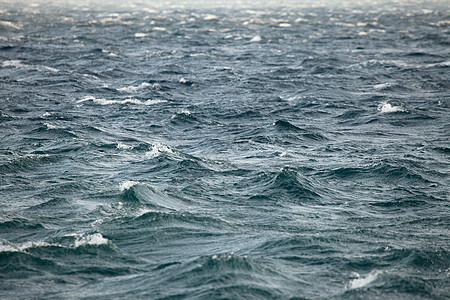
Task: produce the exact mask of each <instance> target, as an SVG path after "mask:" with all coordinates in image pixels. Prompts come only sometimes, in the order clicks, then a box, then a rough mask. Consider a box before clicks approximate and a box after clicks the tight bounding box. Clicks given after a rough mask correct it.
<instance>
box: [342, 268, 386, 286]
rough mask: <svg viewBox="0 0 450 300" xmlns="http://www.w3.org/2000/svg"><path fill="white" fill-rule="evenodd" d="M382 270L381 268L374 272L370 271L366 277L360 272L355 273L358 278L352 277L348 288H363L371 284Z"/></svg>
mask: <svg viewBox="0 0 450 300" xmlns="http://www.w3.org/2000/svg"><path fill="white" fill-rule="evenodd" d="M381 273H382V272H381V271H379V270H374V271H372V272H370V273H369V274H367V276H366V277H362V278H361V277H360V276H361V275H359V274H358V273H356V272H355V273H353V274H354V275H355V276H356V277H357V278H356V279H352V280H350V282H349V283H348V286H347V288H348V289H358V288H362V287H364V286H366V285H368V284H370V283H371V282H373V281H375V280H376V279H377V278H378V275H380V274H381Z"/></svg>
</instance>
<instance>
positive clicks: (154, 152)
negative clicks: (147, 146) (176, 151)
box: [145, 143, 173, 158]
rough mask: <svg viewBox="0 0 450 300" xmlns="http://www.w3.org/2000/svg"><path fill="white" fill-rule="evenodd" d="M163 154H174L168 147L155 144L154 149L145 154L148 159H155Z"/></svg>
mask: <svg viewBox="0 0 450 300" xmlns="http://www.w3.org/2000/svg"><path fill="white" fill-rule="evenodd" d="M162 153H173V150H172V149H171V148H170V147H169V146H167V145H164V144H161V143H155V144H154V145H153V146H152V149H151V150H150V151H148V152H146V153H145V157H146V158H155V157H157V156H159V155H160V154H162Z"/></svg>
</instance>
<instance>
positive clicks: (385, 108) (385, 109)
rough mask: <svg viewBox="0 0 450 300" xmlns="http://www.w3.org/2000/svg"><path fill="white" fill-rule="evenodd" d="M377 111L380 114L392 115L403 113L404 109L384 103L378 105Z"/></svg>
mask: <svg viewBox="0 0 450 300" xmlns="http://www.w3.org/2000/svg"><path fill="white" fill-rule="evenodd" d="M378 111H380V112H382V113H394V112H403V111H405V109H404V108H403V107H401V106H395V105H392V104H390V103H388V102H387V101H386V102H383V103H380V104H379V105H378Z"/></svg>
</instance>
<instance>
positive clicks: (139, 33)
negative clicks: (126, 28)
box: [134, 32, 147, 38]
mask: <svg viewBox="0 0 450 300" xmlns="http://www.w3.org/2000/svg"><path fill="white" fill-rule="evenodd" d="M146 36H147V34H146V33H143V32H136V33H135V34H134V37H135V38H145V37H146Z"/></svg>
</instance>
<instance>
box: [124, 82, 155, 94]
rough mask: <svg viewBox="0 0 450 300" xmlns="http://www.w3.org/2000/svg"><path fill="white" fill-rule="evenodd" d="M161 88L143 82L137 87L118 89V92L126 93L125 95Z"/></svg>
mask: <svg viewBox="0 0 450 300" xmlns="http://www.w3.org/2000/svg"><path fill="white" fill-rule="evenodd" d="M159 87H160V85H159V84H158V83H155V84H151V83H148V82H143V83H141V84H140V85H137V86H133V85H130V86H126V87H123V88H120V89H117V91H119V92H125V93H136V92H138V91H141V90H144V89H146V88H159Z"/></svg>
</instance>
